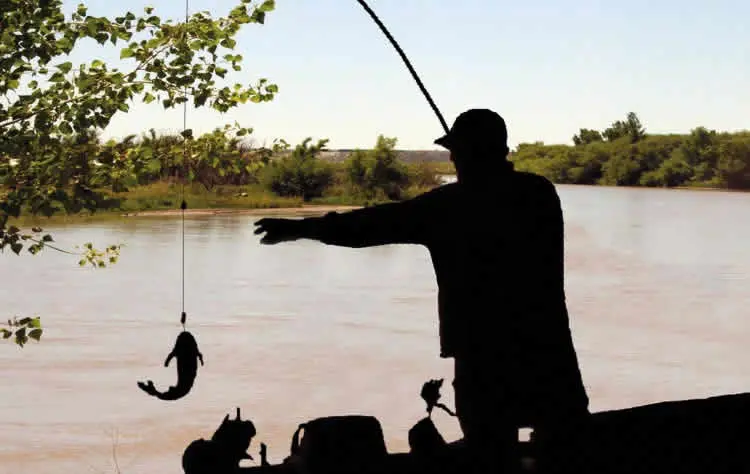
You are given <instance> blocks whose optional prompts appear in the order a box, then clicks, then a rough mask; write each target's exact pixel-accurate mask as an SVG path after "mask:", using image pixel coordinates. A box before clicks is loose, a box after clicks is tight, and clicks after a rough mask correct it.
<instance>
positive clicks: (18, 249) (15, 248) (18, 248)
mask: <svg viewBox="0 0 750 474" xmlns="http://www.w3.org/2000/svg"><path fill="white" fill-rule="evenodd" d="M10 249H11V250H12V251H13V253H15V254H16V255H19V254H20V253H21V250H23V244H20V243H18V242H16V243H14V244H11V245H10Z"/></svg>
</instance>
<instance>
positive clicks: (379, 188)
mask: <svg viewBox="0 0 750 474" xmlns="http://www.w3.org/2000/svg"><path fill="white" fill-rule="evenodd" d="M396 141H397V139H396V138H386V137H384V136H383V135H380V136H378V139H377V142H376V143H375V148H374V149H372V150H366V151H364V150H356V151H354V152H353V153H352V154H351V155H350V156H349V158H348V159H347V160H346V162H345V164H344V168H345V176H346V178H347V180H348V182H349V186H350V187H351V191H352V194H355V195H362V196H364V197H366V198H367V199H379V198H383V197H385V198H388V199H392V200H400V199H403V196H404V188H406V187H408V186H409V184H410V176H409V169H408V168H407V166H406V165H405V164H403V163H401V162H399V161H398V160H397V157H396V151H395V147H396Z"/></svg>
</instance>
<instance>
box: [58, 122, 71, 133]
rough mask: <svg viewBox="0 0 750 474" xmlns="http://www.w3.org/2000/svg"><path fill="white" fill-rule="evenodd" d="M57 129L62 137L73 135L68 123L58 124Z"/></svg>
mask: <svg viewBox="0 0 750 474" xmlns="http://www.w3.org/2000/svg"><path fill="white" fill-rule="evenodd" d="M58 129H59V130H60V132H61V133H63V134H64V135H72V134H73V127H71V126H70V124H69V123H68V122H62V123H61V124H60V126H59V127H58Z"/></svg>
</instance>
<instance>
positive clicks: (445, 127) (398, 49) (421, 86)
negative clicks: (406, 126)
mask: <svg viewBox="0 0 750 474" xmlns="http://www.w3.org/2000/svg"><path fill="white" fill-rule="evenodd" d="M357 3H359V4H360V5H362V8H364V9H365V11H366V12H367V13H368V14H369V15H370V17H371V18H372V19H373V21H374V22H375V23H376V24H377V25H378V26H379V27H380V30H381V31H382V32H383V34H384V35H385V36H386V38H388V40H389V41H390V42H391V44H392V45H393V47H394V48H396V52H398V54H399V56H401V59H403V61H404V64H406V67H407V68H408V69H409V72H410V73H411V76H412V77H413V78H414V80H415V81H417V85H418V86H419V89H420V90H421V91H422V94H424V96H425V98H426V99H427V102H429V104H430V107H432V110H433V112H435V115H437V118H438V120H440V125H442V126H443V130H445V133H448V131H449V130H448V124H447V123H445V119H444V118H443V114H441V113H440V110H438V108H437V105H435V101H433V100H432V97H431V96H430V93H429V92H427V89H426V88H425V86H424V84H422V81H421V80H420V79H419V76H418V75H417V71H415V70H414V67H413V66H412V65H411V62H409V58H407V57H406V54H405V53H404V50H403V49H401V46H399V45H398V43H397V42H396V40H395V39H394V38H393V36H392V35H391V33H390V32H389V31H388V28H386V27H385V25H384V24H383V22H382V21H380V18H378V16H377V15H376V14H375V12H374V11H372V8H370V7H369V6H368V5H367V3H366V2H365V1H364V0H357Z"/></svg>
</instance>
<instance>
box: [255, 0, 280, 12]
mask: <svg viewBox="0 0 750 474" xmlns="http://www.w3.org/2000/svg"><path fill="white" fill-rule="evenodd" d="M274 8H276V2H275V1H274V0H266V1H265V2H263V3H262V4H261V5H260V6H259V7H258V9H259V10H261V11H263V12H270V11H273V9H274Z"/></svg>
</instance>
